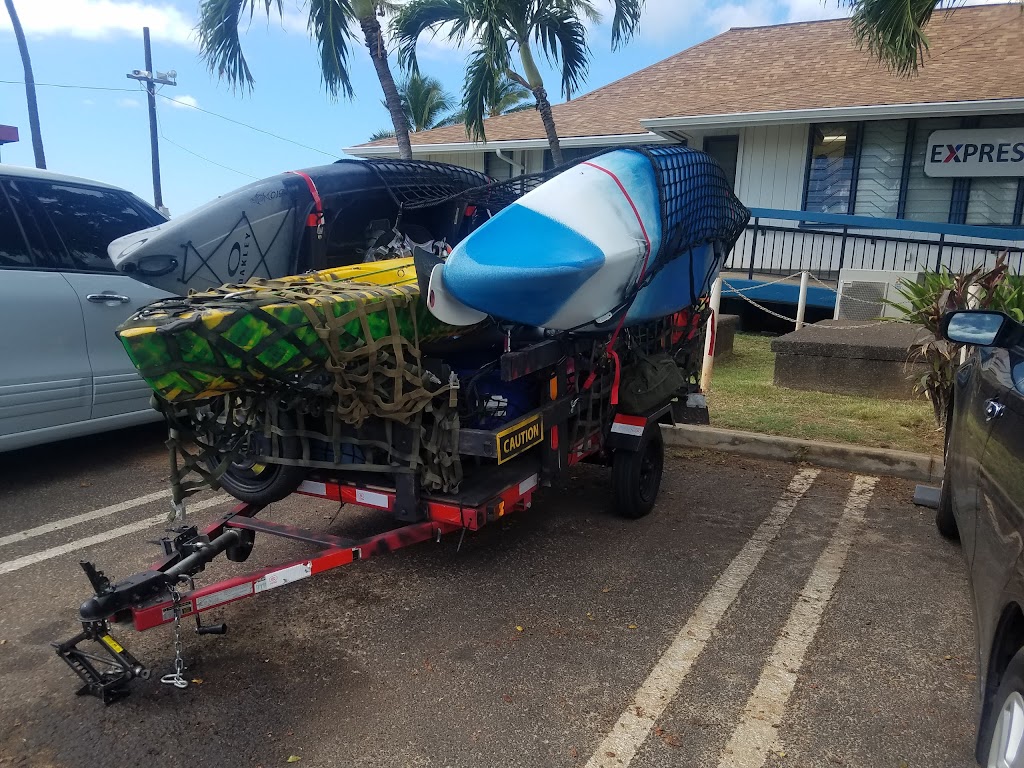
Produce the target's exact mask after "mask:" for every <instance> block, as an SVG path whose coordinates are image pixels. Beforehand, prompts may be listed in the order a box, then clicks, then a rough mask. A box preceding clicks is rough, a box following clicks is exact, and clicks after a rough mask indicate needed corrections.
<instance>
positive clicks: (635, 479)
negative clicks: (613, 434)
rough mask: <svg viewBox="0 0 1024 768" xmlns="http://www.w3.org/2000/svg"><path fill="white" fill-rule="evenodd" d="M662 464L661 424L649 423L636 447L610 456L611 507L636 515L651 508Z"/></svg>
mask: <svg viewBox="0 0 1024 768" xmlns="http://www.w3.org/2000/svg"><path fill="white" fill-rule="evenodd" d="M664 468H665V444H664V442H663V441H662V438H661V427H660V426H658V425H657V424H651V425H649V426H648V427H647V430H646V431H645V432H644V435H643V438H642V439H641V442H640V447H639V448H638V449H637V450H636V451H624V450H618V451H616V452H615V456H614V458H613V459H612V483H613V484H614V486H615V511H616V512H618V513H619V514H620V515H622V516H623V517H628V518H632V519H634V520H635V519H637V518H640V517H643V516H644V515H646V514H648V513H649V512H650V511H651V510H652V509H654V502H655V501H657V499H658V490H659V489H660V488H661V475H662V472H663V470H664Z"/></svg>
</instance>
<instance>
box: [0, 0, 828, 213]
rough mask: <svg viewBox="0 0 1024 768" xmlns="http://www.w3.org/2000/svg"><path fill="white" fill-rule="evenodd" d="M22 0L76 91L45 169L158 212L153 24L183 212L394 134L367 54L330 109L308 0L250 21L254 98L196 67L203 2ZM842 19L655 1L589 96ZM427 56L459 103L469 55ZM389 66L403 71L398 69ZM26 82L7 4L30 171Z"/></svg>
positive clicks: (607, 55)
mask: <svg viewBox="0 0 1024 768" xmlns="http://www.w3.org/2000/svg"><path fill="white" fill-rule="evenodd" d="M595 4H596V5H597V7H598V8H599V9H601V10H607V11H609V13H608V14H607V15H608V17H609V20H610V10H611V4H610V2H609V1H608V0H595ZM15 5H16V8H17V10H18V13H19V15H20V17H21V22H22V26H23V27H24V28H25V32H26V35H27V38H28V45H29V52H30V55H31V57H32V65H33V70H34V73H35V79H36V82H37V84H42V83H50V84H55V85H62V86H75V87H49V86H42V85H40V86H39V87H38V89H37V92H38V100H39V111H40V122H41V125H42V134H43V143H44V147H45V151H46V161H47V167H48V168H49V169H50V170H52V171H57V172H59V173H66V174H70V175H74V176H83V177H86V178H91V179H98V180H101V181H104V182H107V183H109V184H115V185H117V186H120V187H124V188H126V189H129V190H131V191H132V192H134V193H136V194H137V195H139V196H140V197H142V198H143V199H145V200H149V201H151V202H152V200H153V183H152V175H151V170H150V144H149V127H148V126H149V124H148V116H147V110H146V98H145V94H144V92H141V91H140V86H139V84H138V83H137V82H136V81H134V80H130V79H128V78H127V77H126V73H128V72H130V71H132V70H133V69H144V68H145V66H144V58H143V48H142V27H143V26H147V25H148V26H149V27H150V31H151V35H152V39H153V64H154V69H156V70H157V71H159V72H166V71H168V70H172V69H173V70H175V71H176V72H177V83H178V84H177V86H176V87H170V86H167V87H164V88H163V89H162V91H161V96H160V97H158V98H157V102H158V103H157V111H158V123H159V126H160V134H161V139H160V160H161V167H162V174H161V177H162V186H163V197H164V204H165V205H166V206H167V207H168V208H169V209H170V211H171V214H172V215H180V214H182V213H185V212H186V211H188V210H190V209H192V208H195V207H196V206H198V205H201V204H202V203H204V202H206V201H208V200H211V199H213V198H215V197H217V196H218V195H221V194H223V193H225V192H228V191H230V190H232V189H235V188H237V187H240V186H243V185H245V184H248V183H250V182H252V181H254V180H256V179H260V178H264V177H267V176H272V175H274V174H277V173H280V172H282V171H286V170H291V169H296V168H308V167H310V166H315V165H322V164H325V163H330V162H332V161H333V160H335V159H337V158H339V157H342V156H344V155H343V153H342V151H343V149H344V148H345V147H351V146H353V145H355V144H359V143H361V142H363V141H366V140H367V138H368V137H369V135H370V134H371V133H373V132H374V131H375V130H377V129H380V128H388V127H390V120H389V117H388V113H387V111H386V110H385V109H384V107H383V105H382V104H381V98H382V96H381V93H380V85H379V83H378V81H377V78H376V75H375V73H374V70H373V66H372V64H371V63H370V58H369V56H368V55H366V54H365V52H364V50H363V49H362V47H360V46H359V45H358V44H357V45H356V46H354V48H353V51H352V57H351V64H352V81H353V85H354V88H355V92H356V95H355V98H354V99H352V100H350V101H348V100H344V99H342V100H337V101H332V100H331V99H330V98H329V97H328V96H327V95H326V93H325V91H324V89H323V85H322V83H321V80H320V74H319V68H318V60H317V53H316V48H315V46H314V44H313V43H312V41H311V40H310V37H309V33H308V31H307V29H306V23H305V20H306V16H305V13H304V5H303V3H302V2H301V1H300V0H284V11H285V12H284V17H283V18H281V17H279V16H277V14H276V12H275V13H274V15H273V16H272V17H271V18H270V20H269V21H268V19H267V17H266V16H265V15H263V14H262V9H260V10H258V11H257V14H256V15H255V16H254V17H253V21H252V22H251V24H247V28H246V31H245V34H244V36H243V39H242V42H243V45H244V46H245V52H246V58H247V60H248V62H249V66H250V69H251V70H252V72H253V75H254V77H255V79H256V83H255V87H254V89H253V90H252V92H248V91H244V92H243V91H237V90H233V89H232V88H231V86H230V85H228V84H227V83H225V82H219V81H218V79H217V77H216V76H215V75H213V74H211V73H210V72H209V71H208V70H207V68H206V67H205V65H204V64H203V63H202V62H201V61H200V59H199V56H198V46H197V43H196V40H195V36H194V34H193V28H194V26H195V24H196V18H197V9H198V5H199V0H173V1H167V2H158V1H157V0H47V1H46V2H41V1H40V0H15ZM257 5H260V6H262V3H261V2H260V3H257ZM845 13H846V11H845V8H843V7H841V6H839V5H838V4H837V3H836V0H828V2H823V0H713V1H712V2H701V1H700V0H647V3H646V8H645V12H644V17H643V21H642V23H641V30H640V34H639V36H638V37H636V38H634V40H633V41H632V43H631V44H630V45H629V46H628V47H626V48H624V49H621V50H619V51H616V52H612V51H611V46H610V34H609V27H608V24H607V23H602V24H599V25H596V26H594V27H593V28H592V30H591V36H590V42H591V48H592V53H593V59H592V62H591V66H590V74H589V78H588V80H587V84H586V87H585V88H584V91H589V90H593V89H594V88H597V87H600V86H601V85H604V84H607V83H609V82H612V81H614V80H617V79H619V78H621V77H623V76H625V75H628V74H630V73H632V72H635V71H636V70H638V69H640V68H642V67H645V66H648V65H650V64H653V63H654V62H656V61H660V60H661V59H664V58H666V57H668V56H671V55H672V54H674V53H678V52H679V51H681V50H683V49H685V48H688V47H690V46H692V45H695V44H696V43H699V42H701V41H702V40H706V39H708V38H709V37H712V36H714V35H716V34H718V33H720V32H723V31H725V30H726V29H729V28H730V27H742V26H756V25H763V24H774V23H780V22H787V21H806V20H811V19H821V18H834V17H836V16H841V15H844V14H845ZM419 58H420V68H421V70H422V71H423V72H424V73H426V74H430V75H433V76H434V77H437V78H439V79H440V80H441V81H442V82H443V83H444V84H445V86H446V87H447V88H448V89H450V90H451V91H452V92H453V93H454V94H458V93H459V89H460V86H461V83H462V78H463V72H464V62H465V51H463V50H458V49H455V48H453V47H452V46H450V45H449V44H447V43H442V42H439V41H432V40H429V39H427V38H424V39H423V41H422V42H421V46H420V49H419ZM394 68H395V71H396V72H397V71H398V67H397V64H396V65H395V67H394ZM545 79H546V81H547V83H548V86H549V87H548V90H549V94H550V95H551V96H554V95H555V94H554V92H555V91H556V89H557V83H558V82H559V81H558V78H557V77H556V76H554V75H553V74H549V73H546V74H545ZM23 80H24V71H23V69H22V63H21V58H20V56H19V53H18V48H17V44H16V42H15V39H14V34H13V32H12V31H11V27H10V22H9V19H8V17H7V15H6V13H5V12H4V11H3V10H2V9H0V81H7V82H0V124H6V125H14V126H17V127H18V128H19V130H20V132H21V141H20V142H18V143H16V144H7V145H5V146H3V147H2V148H0V160H2V162H4V163H10V164H14V165H26V166H31V165H33V164H34V160H33V154H32V144H31V137H30V134H29V129H28V116H27V111H26V109H25V89H24V86H23V85H22V84H21V83H22V82H23ZM11 81H13V82H11ZM86 86H89V87H91V88H92V89H90V88H86ZM99 89H117V90H99ZM163 96H167V97H170V98H163ZM171 99H174V100H175V101H177V102H181V103H175V101H172V100H171ZM193 107H199V108H200V109H202V110H206V111H199V110H197V109H194V108H193ZM210 113H213V114H210ZM223 118H229V119H230V120H233V121H237V122H240V123H245V124H247V125H249V126H253V127H255V128H258V129H260V131H264V132H265V133H261V132H258V131H256V130H252V129H251V128H247V127H243V126H241V125H238V124H236V123H233V122H230V120H226V119H223ZM268 134H275V135H274V136H271V135H268Z"/></svg>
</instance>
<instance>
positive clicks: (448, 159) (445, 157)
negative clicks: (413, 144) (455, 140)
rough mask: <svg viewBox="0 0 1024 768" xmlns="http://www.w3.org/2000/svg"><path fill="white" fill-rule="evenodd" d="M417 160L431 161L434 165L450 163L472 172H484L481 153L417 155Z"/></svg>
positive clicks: (482, 154)
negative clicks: (469, 169)
mask: <svg viewBox="0 0 1024 768" xmlns="http://www.w3.org/2000/svg"><path fill="white" fill-rule="evenodd" d="M417 159H420V160H431V161H433V162H435V163H450V164H451V165H461V166H462V167H463V168H471V169H472V170H474V171H480V173H483V172H484V153H483V152H436V153H431V154H429V155H419V156H418V158H417Z"/></svg>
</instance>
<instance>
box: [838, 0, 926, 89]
mask: <svg viewBox="0 0 1024 768" xmlns="http://www.w3.org/2000/svg"><path fill="white" fill-rule="evenodd" d="M848 2H849V4H850V8H851V9H852V10H853V16H852V19H851V22H852V24H853V32H854V34H855V35H856V37H857V40H858V42H860V43H861V45H867V47H868V50H869V51H871V53H872V54H873V55H874V56H876V57H877V58H879V59H881V60H882V62H884V63H885V65H886V66H887V67H889V68H890V69H891V70H893V71H894V72H897V73H898V74H901V75H909V74H911V73H913V72H916V71H917V68H918V66H919V65H920V64H922V63H923V62H924V54H925V51H927V50H928V36H927V35H926V34H925V32H924V28H925V26H926V25H927V24H928V22H929V21H930V20H931V18H932V14H933V13H934V12H935V10H936V9H937V8H938V7H939V6H940V4H941V3H942V0H910V2H908V1H907V0H848Z"/></svg>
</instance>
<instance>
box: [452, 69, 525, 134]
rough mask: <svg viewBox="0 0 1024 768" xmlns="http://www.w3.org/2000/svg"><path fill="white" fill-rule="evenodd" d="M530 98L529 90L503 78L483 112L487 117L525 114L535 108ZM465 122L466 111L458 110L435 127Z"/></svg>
mask: <svg viewBox="0 0 1024 768" xmlns="http://www.w3.org/2000/svg"><path fill="white" fill-rule="evenodd" d="M532 97H533V93H531V92H530V89H529V88H524V87H523V86H521V85H520V84H519V83H517V82H516V81H515V80H512V79H510V78H508V77H504V78H502V80H501V82H500V83H498V87H497V89H495V91H494V94H493V96H492V99H493V100H488V102H487V103H486V104H485V105H484V111H485V112H486V113H487V117H497V116H498V115H511V114H512V113H513V112H526V111H527V110H529V109H536V108H537V105H536V104H535V103H534V102H533V98H532ZM465 122H466V110H464V109H460V110H459V111H458V112H453V113H452V114H451V115H449V116H448V117H446V118H445V119H444V120H441V121H440V122H438V124H437V125H436V126H435V127H436V128H441V127H443V126H446V125H462V124H463V123H465Z"/></svg>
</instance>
